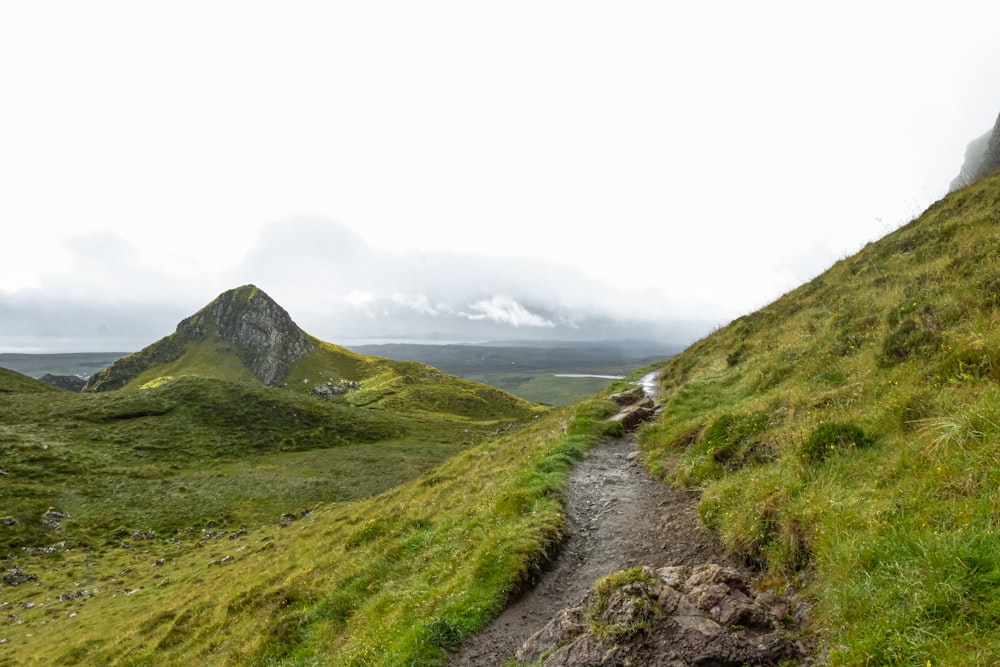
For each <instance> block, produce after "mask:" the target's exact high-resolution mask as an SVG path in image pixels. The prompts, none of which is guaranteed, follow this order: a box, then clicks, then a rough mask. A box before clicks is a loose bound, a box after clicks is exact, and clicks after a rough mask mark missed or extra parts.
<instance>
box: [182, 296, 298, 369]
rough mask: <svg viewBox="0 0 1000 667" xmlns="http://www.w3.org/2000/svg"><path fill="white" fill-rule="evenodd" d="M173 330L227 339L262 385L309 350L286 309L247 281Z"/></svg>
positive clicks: (198, 337)
mask: <svg viewBox="0 0 1000 667" xmlns="http://www.w3.org/2000/svg"><path fill="white" fill-rule="evenodd" d="M177 333H179V334H181V335H182V336H185V337H186V338H188V339H190V340H193V341H199V340H205V339H206V338H209V337H215V338H216V339H218V340H222V341H225V342H227V343H232V344H233V345H235V346H236V347H237V350H238V354H239V357H240V361H242V362H243V365H245V366H246V367H247V368H248V369H250V372H252V373H253V374H254V375H255V376H256V377H257V379H259V380H260V381H261V382H263V383H264V384H268V385H274V384H278V383H279V382H281V381H282V380H284V379H285V376H286V375H287V374H288V368H289V366H290V365H291V364H292V363H294V362H295V361H297V360H298V359H301V358H302V357H303V356H305V355H306V354H308V353H309V352H310V351H311V350H312V349H313V344H312V343H311V342H310V340H309V337H308V336H307V335H306V334H305V332H304V331H302V330H301V329H299V327H298V326H297V325H296V324H295V322H293V321H292V318H291V317H290V316H289V315H288V312H287V311H285V309H284V308H282V307H281V306H279V305H278V304H277V303H275V301H274V300H273V299H271V297H269V296H268V295H267V294H265V293H264V292H263V291H262V290H260V289H258V288H256V287H254V286H253V285H244V286H243V287H239V288H237V289H234V290H230V291H228V292H224V293H223V294H220V295H219V296H218V297H216V299H215V300H214V301H212V302H211V303H210V304H208V305H207V306H205V307H204V308H202V309H201V310H200V311H198V312H197V313H195V314H194V315H192V316H191V317H189V318H187V319H185V320H183V321H182V322H181V323H180V324H178V325H177Z"/></svg>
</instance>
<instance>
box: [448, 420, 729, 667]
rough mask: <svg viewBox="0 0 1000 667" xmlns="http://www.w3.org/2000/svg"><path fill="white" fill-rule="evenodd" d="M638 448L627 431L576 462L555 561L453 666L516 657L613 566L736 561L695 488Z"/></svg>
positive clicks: (491, 664) (482, 666) (492, 666)
mask: <svg viewBox="0 0 1000 667" xmlns="http://www.w3.org/2000/svg"><path fill="white" fill-rule="evenodd" d="M637 450H638V446H637V445H636V443H635V440H634V439H633V437H632V436H626V437H623V438H618V439H615V440H612V441H609V442H606V443H604V444H602V445H599V446H598V447H595V448H594V449H593V450H591V451H590V452H589V454H588V456H587V457H586V458H585V459H584V460H583V461H581V462H580V463H579V464H578V465H577V467H576V468H575V469H574V471H573V474H572V477H571V479H570V482H569V485H568V488H567V492H566V493H567V497H566V524H567V525H566V532H567V537H566V539H565V541H564V542H563V545H562V548H561V550H560V551H559V554H558V555H557V557H556V558H555V559H554V561H553V562H552V564H551V567H550V568H549V569H548V570H547V571H546V572H545V573H543V575H542V576H541V578H540V580H539V581H538V582H537V584H536V585H535V586H534V587H533V588H531V589H530V590H528V591H527V592H525V593H524V594H523V595H521V597H519V598H518V599H516V600H514V601H513V602H512V603H511V604H510V605H509V606H508V607H507V609H506V610H505V611H504V612H503V613H502V614H501V615H500V616H499V617H498V618H497V619H496V620H495V621H494V622H493V623H492V624H491V625H489V626H488V627H487V628H485V629H484V630H483V631H482V632H481V633H479V634H478V635H476V636H475V637H472V638H470V639H469V640H468V642H466V644H465V645H463V646H462V648H461V649H460V650H458V651H457V652H456V653H455V654H454V655H453V656H452V659H451V661H450V662H449V663H448V664H449V666H450V667H496V666H498V665H504V664H506V663H508V662H509V661H512V660H514V654H515V653H516V652H517V650H518V648H520V647H521V645H522V644H523V643H524V642H525V640H527V639H528V638H529V637H530V636H531V635H532V634H533V633H535V632H536V631H537V630H539V629H540V628H542V627H543V626H545V624H546V623H548V622H549V620H550V619H552V617H553V616H555V615H556V613H557V612H559V611H560V610H562V609H564V608H566V607H570V606H572V605H574V604H576V603H578V602H579V600H580V599H581V598H582V597H583V596H584V595H585V594H586V593H587V591H588V590H590V589H591V588H592V587H593V585H594V582H595V580H597V579H599V578H601V577H603V576H606V575H608V574H611V573H612V572H616V571H618V570H622V569H625V568H628V567H633V566H636V565H653V566H657V567H660V566H669V565H689V566H694V565H698V564H701V563H710V562H713V563H721V564H727V565H732V566H734V567H737V566H738V564H737V563H735V562H732V560H731V559H729V558H727V557H726V555H725V554H724V552H723V550H722V547H721V545H720V544H719V543H718V541H717V540H716V538H715V537H714V536H713V535H712V534H711V533H710V532H709V531H708V530H706V529H705V528H704V527H703V526H702V525H701V522H700V520H699V517H698V512H697V509H696V505H697V500H698V494H697V492H696V491H693V490H690V489H677V488H672V487H670V486H669V485H667V484H664V483H663V482H661V481H659V480H656V479H654V478H653V477H652V476H651V475H650V474H649V472H648V471H647V470H646V468H645V466H644V465H643V464H642V463H641V462H640V461H639V459H638V458H637V457H635V455H634V453H635V452H636V451H637ZM630 455H631V456H630Z"/></svg>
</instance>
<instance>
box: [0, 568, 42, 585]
mask: <svg viewBox="0 0 1000 667" xmlns="http://www.w3.org/2000/svg"><path fill="white" fill-rule="evenodd" d="M0 581H2V582H3V583H5V584H6V585H8V586H19V585H21V584H26V583H28V582H29V581H38V575H37V574H28V573H27V572H25V571H24V570H22V569H21V568H19V567H12V568H11V569H9V570H7V571H6V572H4V573H3V576H0Z"/></svg>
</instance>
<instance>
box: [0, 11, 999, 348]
mask: <svg viewBox="0 0 1000 667" xmlns="http://www.w3.org/2000/svg"><path fill="white" fill-rule="evenodd" d="M997 25H1000V4H997V3H993V2H963V1H961V0H959V1H955V2H949V3H943V2H882V3H877V2H871V1H867V2H836V3H834V2H824V3H820V2H780V3H779V2H714V3H713V2H704V3H697V2H669V1H661V2H622V1H616V2H599V3H598V2H585V1H581V0H574V1H571V2H545V1H539V0H533V1H531V2H518V1H511V0H505V1H504V2H490V3H486V2H470V1H463V2H433V1H429V2H428V1H425V2H377V1H375V2H352V3H346V2H316V3H311V2H293V3H277V2H272V3H266V4H265V3H256V2H246V1H241V2H178V1H173V2H169V3H167V2H164V3H145V2H143V3H137V2H120V3H110V2H100V1H96V2H95V1H91V2H86V3H83V2H45V3H13V2H9V3H3V4H2V5H0V90H2V103H0V220H2V221H3V230H4V235H3V238H4V243H3V247H4V250H5V251H4V253H3V261H2V262H0V351H15V350H27V349H31V350H40V349H46V350H66V349H88V350H99V349H103V350H106V349H118V350H130V349H138V348H139V347H142V346H144V345H146V344H148V343H151V342H153V341H154V340H156V339H158V338H160V337H162V336H163V335H166V334H167V333H170V332H171V331H172V330H173V327H174V325H175V324H176V322H177V321H178V320H179V319H180V318H182V317H184V316H186V315H188V314H190V313H192V312H194V311H195V310H197V309H198V308H200V307H201V306H202V305H204V304H205V303H207V302H208V301H210V300H211V299H212V298H214V297H215V296H216V295H217V294H218V293H220V292H222V291H224V290H226V289H229V288H231V287H235V286H238V285H240V284H244V283H254V284H257V285H258V286H259V287H261V288H262V289H264V290H265V291H267V292H268V293H269V294H270V295H271V296H273V297H274V298H275V299H276V300H277V301H278V302H279V303H281V304H282V305H284V306H285V308H286V309H287V310H288V311H289V312H290V313H291V315H292V317H293V318H294V319H295V320H296V321H297V322H298V323H299V324H300V325H301V326H303V328H305V329H306V330H307V331H309V332H310V333H313V334H314V335H317V336H319V337H321V338H323V339H325V340H330V341H332V342H343V341H346V340H348V339H355V338H419V337H421V336H424V335H432V334H433V335H437V336H438V338H440V339H446V338H450V339H459V338H472V339H484V338H490V337H493V338H495V337H508V338H510V337H514V338H541V337H560V336H566V337H574V336H575V337H592V336H598V337H600V336H605V335H622V334H623V333H627V332H629V331H633V332H636V333H638V334H642V335H652V336H657V337H664V338H672V339H673V340H672V341H671V342H686V341H690V340H692V339H694V338H697V337H699V336H701V335H703V334H705V333H707V332H708V331H709V330H710V329H711V328H712V327H714V326H718V325H720V324H724V323H725V322H728V321H729V320H730V319H732V318H733V317H736V316H739V315H741V314H745V313H748V312H751V311H753V310H755V309H756V308H758V307H760V306H762V305H765V304H767V303H768V302H770V301H772V300H773V299H775V298H776V297H778V296H780V295H781V294H782V293H784V292H785V291H787V290H788V289H790V288H793V287H795V286H796V285H798V284H800V283H802V282H804V281H806V280H808V279H810V278H812V277H813V276H815V275H817V274H818V273H819V272H821V271H822V270H823V269H825V268H827V267H828V266H830V265H831V264H832V263H833V262H835V261H836V260H837V259H839V258H841V257H844V256H846V255H848V254H851V253H853V252H854V251H856V250H858V249H859V248H860V247H862V246H863V245H864V244H865V243H866V242H868V241H870V240H874V239H876V238H878V237H880V236H882V235H884V234H885V233H886V232H888V231H890V230H891V229H893V228H895V227H897V226H898V225H900V224H902V223H905V222H907V221H908V220H910V219H911V218H912V217H914V216H915V215H917V214H918V213H920V212H921V211H922V210H923V209H924V208H926V207H927V205H929V204H930V203H932V202H933V201H935V200H936V199H938V198H940V197H941V196H942V195H943V194H944V193H945V191H946V189H947V186H948V183H949V182H950V181H951V179H952V178H953V177H954V176H955V175H956V174H957V173H958V170H959V167H960V165H961V162H962V156H963V152H964V150H965V146H966V144H967V143H968V142H969V141H970V140H971V139H973V138H974V137H976V136H978V135H980V134H982V133H983V132H984V131H986V130H987V129H989V128H990V127H991V126H992V125H993V122H994V121H995V119H996V117H997V114H998V112H1000V40H997V39H996V37H995V29H996V26H997ZM614 322H617V323H618V325H617V326H615V325H613V324H612V323H614Z"/></svg>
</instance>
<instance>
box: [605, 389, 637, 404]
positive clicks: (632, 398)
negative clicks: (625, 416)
mask: <svg viewBox="0 0 1000 667" xmlns="http://www.w3.org/2000/svg"><path fill="white" fill-rule="evenodd" d="M643 398H646V391H645V390H644V389H643V388H642V387H634V388H633V389H628V390H626V391H620V392H618V393H617V394H611V395H610V396H608V399H609V400H612V401H614V402H615V403H617V404H618V405H631V404H632V403H636V402H638V401H641V400H642V399H643Z"/></svg>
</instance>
